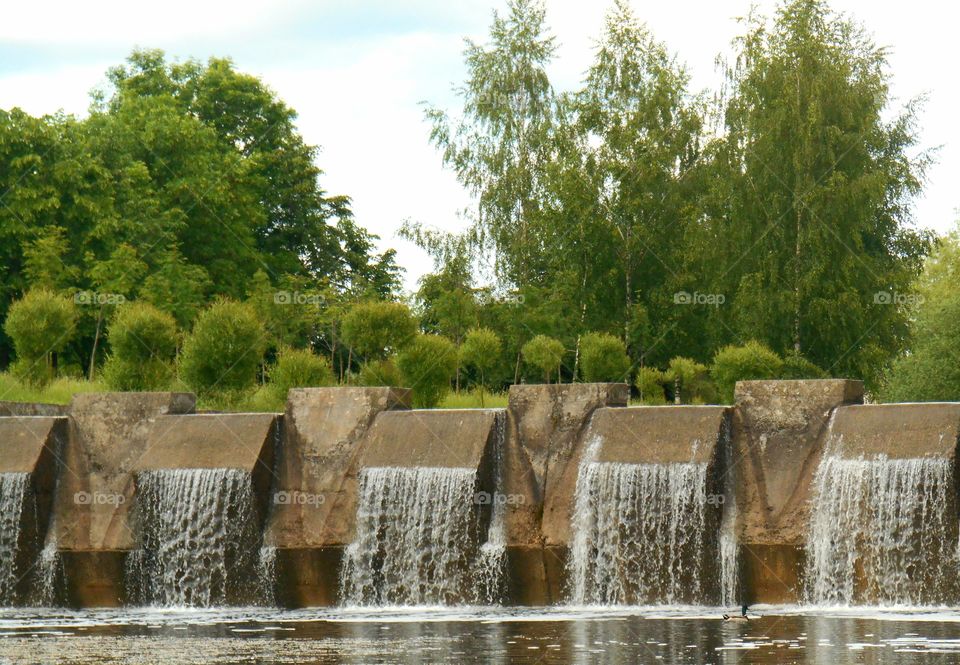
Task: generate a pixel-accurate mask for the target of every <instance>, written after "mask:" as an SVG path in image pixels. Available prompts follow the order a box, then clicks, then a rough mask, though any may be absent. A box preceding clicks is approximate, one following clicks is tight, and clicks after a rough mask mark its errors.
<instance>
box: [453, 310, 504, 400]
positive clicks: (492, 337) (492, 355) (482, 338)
mask: <svg viewBox="0 0 960 665" xmlns="http://www.w3.org/2000/svg"><path fill="white" fill-rule="evenodd" d="M501 346H502V345H501V343H500V337H499V336H498V335H497V333H495V332H493V331H492V330H490V329H489V328H473V329H472V330H470V331H469V332H468V333H467V337H466V340H465V341H464V343H463V346H462V347H461V348H460V354H461V357H462V358H463V362H464V363H465V364H466V365H468V366H470V367H474V368H476V370H477V372H479V373H480V382H479V386H480V406H483V391H484V389H485V388H486V387H487V383H486V374H487V372H489V371H490V370H491V369H493V368H494V367H495V366H496V364H497V361H498V360H499V356H500V348H501Z"/></svg>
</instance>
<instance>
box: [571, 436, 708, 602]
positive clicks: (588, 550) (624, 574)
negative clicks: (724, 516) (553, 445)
mask: <svg viewBox="0 0 960 665" xmlns="http://www.w3.org/2000/svg"><path fill="white" fill-rule="evenodd" d="M600 445H601V441H600V440H599V439H597V438H595V439H593V440H591V441H590V443H589V445H588V448H587V451H586V453H585V455H584V458H583V461H582V463H581V465H580V471H579V475H578V478H577V488H576V494H575V497H574V515H573V542H572V546H571V550H570V563H569V565H568V570H569V576H570V581H571V583H570V600H571V601H572V602H573V603H575V604H578V605H584V604H588V605H598V604H600V605H624V604H638V603H645V602H663V603H671V604H672V603H699V602H704V600H705V596H706V595H707V593H706V588H705V587H706V586H708V585H707V584H706V583H705V579H706V576H707V575H708V574H709V573H710V572H711V571H713V570H714V569H715V562H716V558H717V557H716V551H715V548H714V547H713V546H712V544H711V542H710V541H711V538H710V537H709V536H708V535H707V532H708V530H709V525H710V522H711V520H710V518H709V512H710V511H709V506H710V501H709V500H708V496H707V491H706V488H707V473H708V469H707V465H706V464H703V463H693V462H690V463H671V464H620V463H609V462H596V461H594V460H595V459H596V456H597V452H598V450H599V447H600Z"/></svg>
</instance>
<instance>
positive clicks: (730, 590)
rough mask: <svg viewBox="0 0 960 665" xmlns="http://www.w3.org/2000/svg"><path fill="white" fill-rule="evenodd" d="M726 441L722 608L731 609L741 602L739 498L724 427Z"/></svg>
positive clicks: (721, 543) (722, 528) (721, 531)
mask: <svg viewBox="0 0 960 665" xmlns="http://www.w3.org/2000/svg"><path fill="white" fill-rule="evenodd" d="M723 441H724V462H725V464H724V478H725V482H724V485H725V487H724V501H723V516H722V517H721V519H720V604H721V605H723V606H725V607H729V606H731V605H739V604H740V601H741V599H740V598H739V593H740V579H739V570H738V563H739V558H740V544H739V541H738V540H737V516H738V510H737V494H736V488H735V487H734V478H733V475H732V474H731V473H730V470H731V469H732V468H733V445H732V443H731V441H730V436H729V432H728V431H727V428H726V426H725V427H724V433H723Z"/></svg>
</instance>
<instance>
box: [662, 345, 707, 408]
mask: <svg viewBox="0 0 960 665" xmlns="http://www.w3.org/2000/svg"><path fill="white" fill-rule="evenodd" d="M664 380H665V381H666V382H667V388H668V389H671V388H672V390H673V393H674V397H676V396H677V391H678V390H679V392H680V395H679V397H680V402H681V403H682V404H706V403H709V402H712V401H715V400H716V398H717V391H716V389H715V387H714V385H713V381H712V380H711V379H710V370H709V369H708V368H707V366H706V365H703V364H701V363H698V362H697V361H695V360H691V359H690V358H684V357H682V356H677V357H676V358H674V359H673V360H671V361H670V365H669V366H668V368H667V372H666V374H665V375H664Z"/></svg>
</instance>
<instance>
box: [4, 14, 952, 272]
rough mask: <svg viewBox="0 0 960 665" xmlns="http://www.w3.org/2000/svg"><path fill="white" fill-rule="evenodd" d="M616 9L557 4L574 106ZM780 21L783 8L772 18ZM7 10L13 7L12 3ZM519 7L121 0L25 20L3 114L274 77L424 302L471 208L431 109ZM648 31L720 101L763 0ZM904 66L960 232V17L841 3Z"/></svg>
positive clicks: (930, 203)
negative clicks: (158, 60) (436, 240)
mask: <svg viewBox="0 0 960 665" xmlns="http://www.w3.org/2000/svg"><path fill="white" fill-rule="evenodd" d="M610 4H612V0H610V2H609V3H604V2H592V3H591V2H574V1H572V0H565V1H561V0H547V3H546V5H547V20H548V23H549V25H550V27H551V32H552V34H553V35H554V36H555V37H556V39H557V41H558V46H559V48H558V52H557V57H556V59H555V61H554V63H553V64H552V65H551V69H550V76H551V80H552V82H553V84H554V85H555V86H556V87H557V88H558V89H561V90H570V89H574V88H575V87H576V86H578V84H579V83H580V81H581V79H582V75H583V73H584V71H585V70H586V69H587V67H589V65H590V62H591V58H592V54H593V46H594V40H595V39H596V38H597V37H598V36H599V35H600V32H601V28H602V25H603V15H604V13H605V12H606V10H607V9H608V8H609V5H610ZM753 4H754V5H755V6H756V7H757V9H758V10H759V11H760V12H762V13H765V14H772V13H773V11H774V9H775V7H776V0H754V2H753ZM5 5H6V3H5ZM505 5H506V0H458V1H455V2H452V1H451V0H342V1H341V2H328V1H325V0H321V1H316V0H314V1H313V2H307V1H306V0H274V1H273V2H252V1H248V0H229V1H227V0H211V1H204V0H165V1H164V2H151V3H136V2H130V1H129V0H103V1H96V0H94V1H91V2H84V3H79V2H76V0H69V1H64V2H61V1H59V0H58V1H47V2H44V1H42V0H34V1H33V2H17V3H10V5H9V6H4V7H3V11H2V15H3V19H2V21H0V108H5V109H9V108H12V107H15V106H18V107H20V108H22V109H24V110H25V111H27V112H29V113H33V114H37V115H40V114H46V113H54V112H56V111H58V110H62V111H64V112H66V113H72V114H75V115H77V116H82V115H84V114H85V113H86V109H87V107H88V104H89V93H90V91H91V90H94V89H97V88H104V87H105V85H106V82H105V76H104V74H105V72H106V70H107V68H109V67H111V66H113V65H116V64H119V63H121V62H122V61H123V59H124V58H125V57H126V56H127V55H128V54H129V53H130V51H131V50H132V49H134V48H136V47H140V48H161V49H163V50H165V51H166V52H167V53H168V55H169V56H170V57H171V58H175V59H180V60H183V59H187V58H197V59H200V60H206V59H207V58H209V57H211V56H218V57H220V56H229V57H231V58H232V59H233V60H234V62H235V63H236V66H237V68H238V69H240V70H242V71H245V72H248V73H251V74H254V75H257V76H259V77H261V78H262V79H263V80H264V81H265V82H266V83H267V84H268V85H269V86H270V87H271V88H272V89H273V90H274V91H275V92H276V93H277V94H278V95H279V96H280V97H281V98H282V99H284V100H285V101H286V102H287V104H289V105H290V106H291V107H293V108H294V109H296V110H297V112H298V113H299V118H298V121H297V122H298V126H299V128H300V131H301V132H302V133H303V135H304V137H305V139H306V140H307V141H308V142H309V143H312V144H315V145H318V146H320V148H321V151H320V153H319V157H318V162H319V164H318V165H319V166H320V168H322V169H323V170H324V175H323V178H322V181H321V185H322V186H323V187H324V189H326V190H327V191H328V192H330V193H332V194H346V195H348V196H350V197H351V198H352V200H353V209H354V213H355V215H356V217H357V220H358V222H359V223H360V224H362V225H363V226H365V227H366V228H367V229H368V230H370V231H371V232H373V233H376V234H377V235H378V236H380V241H379V245H380V247H381V248H387V247H394V248H396V249H397V252H398V262H399V263H400V265H402V266H403V267H404V268H405V269H406V276H405V285H406V287H407V288H408V289H410V290H413V289H415V288H416V283H417V280H418V278H419V277H420V276H421V275H422V274H424V273H425V272H427V271H429V270H430V269H431V264H430V260H429V258H428V257H427V256H426V255H425V254H424V253H423V252H422V251H420V250H419V249H418V248H417V247H415V246H413V245H411V244H410V243H407V242H405V241H403V240H401V239H399V238H397V237H396V235H395V233H396V230H397V228H398V227H399V226H400V225H401V224H402V223H403V221H404V220H407V219H410V220H414V221H418V222H421V223H423V224H426V225H428V226H434V227H438V228H442V229H447V230H458V229H461V228H463V227H464V226H465V224H466V222H465V221H464V216H463V211H464V210H465V209H467V208H468V207H469V206H470V203H471V201H470V197H469V196H468V195H467V193H466V192H465V191H464V190H463V189H462V188H461V187H460V185H459V184H458V183H457V181H456V179H455V177H454V176H453V174H452V173H451V172H450V171H449V170H447V169H445V168H444V166H443V164H442V162H441V159H440V155H439V153H438V152H437V151H436V150H435V148H434V147H433V146H431V145H430V143H429V126H428V125H427V123H426V122H425V121H424V117H423V103H424V102H429V103H431V104H433V105H436V106H439V107H442V108H446V109H449V110H451V111H453V112H456V111H457V110H458V108H459V105H458V99H457V97H456V95H455V93H454V87H455V86H456V85H458V84H459V83H460V82H462V81H463V79H464V76H465V69H464V66H463V58H462V54H463V48H464V39H465V38H469V39H472V40H474V41H481V42H482V41H484V40H485V37H486V34H487V30H488V27H489V25H490V20H491V16H492V12H493V11H494V10H500V11H503V10H504V8H505ZM632 5H633V8H634V10H635V12H636V14H637V16H638V17H639V18H640V19H641V20H642V21H644V22H646V23H647V26H648V27H649V28H650V29H651V30H652V32H653V33H654V35H655V36H656V37H657V38H658V39H659V40H661V41H663V42H665V43H666V44H667V46H668V48H669V49H670V50H671V51H673V52H675V53H676V54H677V56H678V59H679V61H680V62H682V63H685V65H686V66H687V68H688V69H689V71H690V74H691V76H692V88H693V89H694V91H697V90H701V89H713V88H716V87H717V85H718V84H719V82H720V76H719V73H718V71H717V67H716V64H715V63H716V58H717V56H718V55H721V54H728V53H730V42H731V40H732V39H733V38H734V37H735V36H737V35H738V34H740V33H741V32H742V30H743V28H742V25H741V24H740V23H738V21H737V17H738V16H743V15H744V14H746V13H747V11H748V10H749V7H750V0H723V1H710V0H700V1H694V0H672V2H648V1H641V0H632ZM831 6H832V7H833V8H834V9H836V10H838V11H842V12H845V13H848V14H849V15H851V16H853V17H854V18H855V19H857V20H858V21H859V22H861V23H862V24H863V25H864V26H865V27H866V28H867V29H868V30H869V31H870V32H871V33H872V34H873V35H874V37H875V40H876V42H877V43H878V44H879V45H882V46H885V47H887V48H889V51H890V56H889V59H890V70H891V72H892V75H893V85H892V91H893V94H894V96H895V98H896V103H898V104H903V103H905V102H907V101H908V100H910V99H912V98H914V97H917V96H918V95H925V96H926V103H925V105H924V107H923V110H922V112H921V114H920V118H919V124H918V129H919V132H920V137H921V145H922V147H924V148H937V163H936V165H935V166H934V167H933V168H932V169H931V170H930V171H929V173H928V181H927V183H926V187H925V192H924V194H923V196H922V197H921V198H920V199H919V200H918V201H917V202H916V206H915V219H916V223H917V224H918V225H919V226H922V227H927V228H931V229H934V230H936V231H939V232H944V231H947V230H948V229H950V228H951V227H952V225H953V222H954V221H955V220H956V219H958V217H960V212H958V210H960V187H958V185H960V124H958V123H957V121H956V110H957V109H960V86H958V84H957V81H958V77H957V73H956V66H957V64H958V63H957V59H956V56H955V55H954V50H953V48H952V47H953V40H954V39H955V38H956V37H955V33H956V30H955V26H956V25H957V23H958V18H960V7H958V6H957V5H956V4H955V3H949V2H943V0H914V1H913V2H911V3H910V4H909V8H908V10H907V9H905V7H907V5H905V4H904V3H903V2H888V1H882V0H832V3H831Z"/></svg>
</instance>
